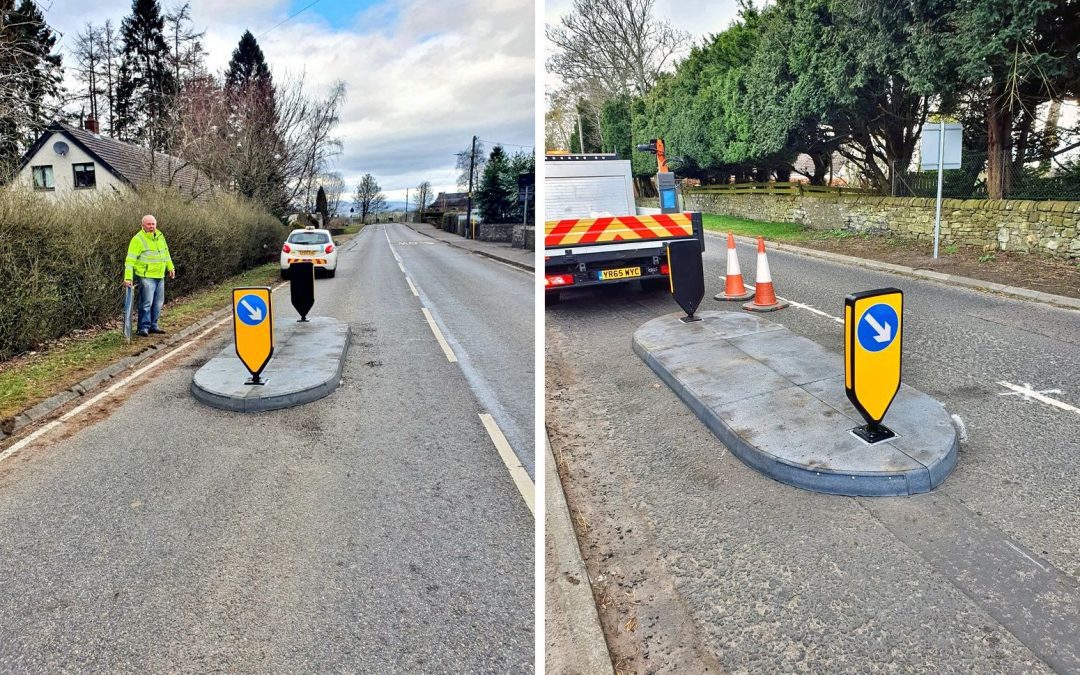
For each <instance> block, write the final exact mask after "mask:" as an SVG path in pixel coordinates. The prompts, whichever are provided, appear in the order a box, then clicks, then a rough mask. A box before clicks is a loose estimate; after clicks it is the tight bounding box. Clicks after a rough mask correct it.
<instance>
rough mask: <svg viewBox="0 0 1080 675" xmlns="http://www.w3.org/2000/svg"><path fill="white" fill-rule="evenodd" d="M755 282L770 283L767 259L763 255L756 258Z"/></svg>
mask: <svg viewBox="0 0 1080 675" xmlns="http://www.w3.org/2000/svg"><path fill="white" fill-rule="evenodd" d="M757 282H758V283H759V284H769V283H772V274H770V273H769V259H768V258H766V257H765V254H764V253H758V256H757Z"/></svg>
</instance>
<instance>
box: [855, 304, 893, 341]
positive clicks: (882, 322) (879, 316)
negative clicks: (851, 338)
mask: <svg viewBox="0 0 1080 675" xmlns="http://www.w3.org/2000/svg"><path fill="white" fill-rule="evenodd" d="M899 328H900V320H899V319H898V318H897V316H896V310H895V309H893V308H892V307H890V306H889V305H886V304H884V303H879V304H877V305H873V306H872V307H870V309H868V310H866V311H865V312H863V315H862V319H860V320H859V330H858V337H859V346H860V347H862V348H863V349H865V350H866V351H868V352H880V351H881V350H882V349H885V348H886V347H888V346H889V345H891V344H892V343H893V340H895V339H896V333H897V330H898V329H899Z"/></svg>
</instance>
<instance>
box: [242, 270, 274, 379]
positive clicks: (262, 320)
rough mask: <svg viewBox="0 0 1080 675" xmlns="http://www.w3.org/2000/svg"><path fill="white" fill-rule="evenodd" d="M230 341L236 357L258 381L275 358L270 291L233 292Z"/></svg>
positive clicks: (244, 289) (258, 289) (264, 288)
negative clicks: (233, 344) (264, 369)
mask: <svg viewBox="0 0 1080 675" xmlns="http://www.w3.org/2000/svg"><path fill="white" fill-rule="evenodd" d="M233 337H234V340H235V342H236V355H237V356H238V357H240V361H241V362H243V364H244V367H245V368H247V369H248V371H249V372H250V373H251V376H252V377H253V378H256V379H257V378H258V376H259V373H261V372H262V371H263V368H265V367H266V364H267V363H269V362H270V358H271V357H272V356H273V355H274V312H273V303H272V299H271V295H270V289H269V288H266V287H255V288H234V289H233Z"/></svg>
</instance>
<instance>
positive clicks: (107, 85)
mask: <svg viewBox="0 0 1080 675" xmlns="http://www.w3.org/2000/svg"><path fill="white" fill-rule="evenodd" d="M99 38H100V42H99V45H98V46H99V51H100V52H101V67H102V70H101V74H100V77H101V79H102V80H103V82H102V84H103V85H104V89H103V93H104V94H105V104H106V105H107V106H108V112H109V134H110V135H112V134H113V133H114V132H113V129H114V128H115V127H116V112H115V110H116V84H117V79H118V76H117V68H119V63H120V36H119V34H118V33H117V32H116V28H114V27H113V24H112V20H111V19H106V20H105V25H103V26H102V27H101V33H100V34H99Z"/></svg>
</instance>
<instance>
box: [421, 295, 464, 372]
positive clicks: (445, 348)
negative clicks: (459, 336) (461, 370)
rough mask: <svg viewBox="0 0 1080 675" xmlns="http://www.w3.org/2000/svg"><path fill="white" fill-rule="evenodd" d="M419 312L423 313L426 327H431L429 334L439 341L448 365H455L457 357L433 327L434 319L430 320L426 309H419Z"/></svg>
mask: <svg viewBox="0 0 1080 675" xmlns="http://www.w3.org/2000/svg"><path fill="white" fill-rule="evenodd" d="M420 311H421V312H423V313H424V318H425V319H427V322H428V326H430V327H431V332H432V333H434V334H435V339H436V340H438V341H439V346H440V347H442V350H443V353H444V354H446V360H447V361H449V362H450V363H457V357H456V356H454V350H453V349H450V345H449V344H448V343H447V342H446V338H444V337H443V334H442V331H441V330H439V327H438V326H437V325H435V319H434V318H432V316H431V312H430V311H428V308H427V307H421V308H420Z"/></svg>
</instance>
